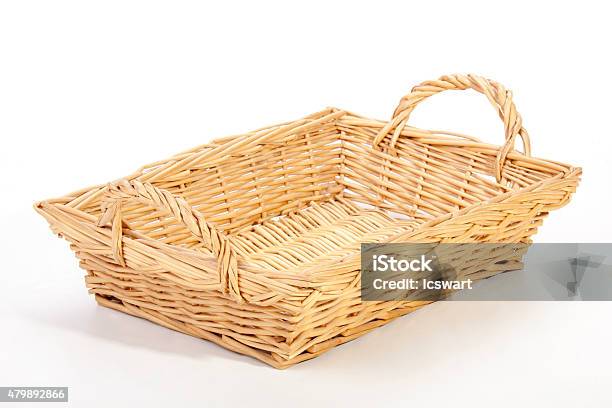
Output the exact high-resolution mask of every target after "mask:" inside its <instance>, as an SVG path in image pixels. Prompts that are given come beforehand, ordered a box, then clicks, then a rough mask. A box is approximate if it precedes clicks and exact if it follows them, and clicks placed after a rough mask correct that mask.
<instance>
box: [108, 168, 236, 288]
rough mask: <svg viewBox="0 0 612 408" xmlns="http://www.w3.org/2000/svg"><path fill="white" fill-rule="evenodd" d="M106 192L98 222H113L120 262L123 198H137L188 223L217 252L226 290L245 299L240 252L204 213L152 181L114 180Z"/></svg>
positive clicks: (114, 249)
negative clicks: (242, 294)
mask: <svg viewBox="0 0 612 408" xmlns="http://www.w3.org/2000/svg"><path fill="white" fill-rule="evenodd" d="M106 195H107V200H106V201H105V202H103V205H104V206H105V207H104V208H103V212H102V215H101V216H100V218H99V219H98V226H106V225H108V224H109V223H110V224H111V228H112V235H111V236H112V250H113V257H114V258H115V260H116V261H117V262H118V263H119V264H121V265H122V266H125V259H124V257H123V245H122V238H123V224H124V222H123V220H122V213H121V206H122V201H124V200H129V199H131V200H136V201H138V202H140V203H142V204H144V205H149V206H151V207H154V208H157V209H160V210H165V211H168V212H169V213H170V214H172V216H173V217H174V218H175V219H176V220H177V221H179V222H180V223H182V224H183V225H185V227H187V229H188V230H189V231H190V232H191V233H192V234H193V235H194V236H195V237H196V238H197V239H198V240H199V241H200V242H202V244H203V245H204V247H205V248H206V249H208V250H209V251H211V252H212V253H213V254H214V255H215V256H216V258H217V265H218V271H219V279H220V283H221V286H222V287H223V288H224V292H225V293H227V292H228V291H229V293H231V295H232V296H233V297H234V298H236V299H242V296H241V295H240V289H239V287H238V265H237V260H236V254H235V252H234V250H233V249H232V247H231V245H230V242H229V240H228V239H227V237H226V236H225V235H224V234H223V233H221V232H219V231H217V229H216V228H215V227H214V226H212V225H210V224H209V223H208V222H206V220H205V219H204V216H203V215H202V214H201V213H200V212H199V211H197V210H195V209H194V208H192V207H191V206H190V205H189V204H188V203H187V202H186V201H185V200H184V199H183V198H181V197H177V196H175V195H174V194H172V193H170V192H169V191H167V190H162V189H159V188H157V187H154V186H153V185H152V184H150V183H141V182H139V181H137V180H132V181H128V180H120V181H118V182H115V183H113V184H110V185H109V186H108V191H107V194H106Z"/></svg>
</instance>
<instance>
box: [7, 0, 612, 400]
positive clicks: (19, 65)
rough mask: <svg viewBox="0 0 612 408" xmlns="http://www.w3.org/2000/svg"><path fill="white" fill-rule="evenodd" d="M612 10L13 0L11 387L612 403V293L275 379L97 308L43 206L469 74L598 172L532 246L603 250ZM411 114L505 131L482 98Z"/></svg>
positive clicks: (377, 340) (380, 114)
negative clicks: (272, 128)
mask: <svg viewBox="0 0 612 408" xmlns="http://www.w3.org/2000/svg"><path fill="white" fill-rule="evenodd" d="M542 3H544V2H542ZM609 18H610V13H609V10H607V9H606V4H605V2H601V5H600V3H598V2H590V1H581V2H579V3H576V4H571V3H564V2H551V3H550V4H549V5H545V4H539V3H537V2H533V1H532V2H526V3H520V2H516V1H514V2H503V3H494V2H488V1H483V2H470V1H461V2H459V1H457V2H451V1H449V2H444V3H441V2H418V4H417V2H385V1H377V2H370V3H361V2H356V1H350V2H322V3H315V2H313V1H309V2H302V3H301V4H299V5H298V4H297V3H294V2H275V3H271V2H263V1H254V2H241V3H237V2H223V3H221V2H215V3H214V4H213V3H212V2H211V4H206V2H192V3H191V2H166V3H163V2H154V1H148V2H140V3H139V2H130V1H106V2H95V3H94V2H84V1H74V2H67V1H54V2H50V1H41V2H31V1H5V2H2V3H0V146H2V147H1V151H2V157H1V160H0V166H1V168H0V170H1V171H0V175H2V183H1V186H0V191H1V194H2V199H1V200H0V206H1V208H0V210H1V211H0V222H1V224H0V226H1V234H0V244H1V246H0V248H2V249H1V251H2V253H1V254H2V268H1V272H0V296H1V297H0V386H2V385H4V386H9V385H20V386H25V385H30V386H41V385H49V386H69V387H70V400H71V402H70V405H72V406H87V407H97V406H100V407H107V406H111V404H112V406H125V405H128V404H129V403H134V402H137V401H141V402H144V403H146V404H148V406H169V405H170V404H171V403H172V402H174V401H176V402H177V405H176V406H215V405H226V406H230V405H238V404H241V405H245V406H276V405H280V404H282V405H284V406H301V405H304V406H337V405H351V406H377V402H387V403H391V402H394V403H395V404H397V405H399V404H400V403H401V404H402V405H408V404H411V405H413V406H439V405H446V404H454V406H471V407H473V406H491V405H493V406H517V405H519V406H525V405H526V406H555V407H566V406H567V407H574V406H585V407H587V406H588V407H602V406H610V403H612V396H611V395H610V392H609V384H610V382H611V381H612V374H611V372H610V366H611V365H612V354H611V353H610V344H611V340H612V332H611V331H610V329H609V326H610V324H609V322H610V316H611V315H612V304H611V303H597V302H593V303H587V302H583V303H578V302H567V303H546V302H538V303H518V302H514V303H511V302H507V303H503V302H497V303H495V302H490V303H471V302H465V303H462V302H454V303H437V304H435V305H432V306H430V307H427V308H425V309H422V310H420V311H418V312H416V313H414V314H412V315H409V316H406V317H404V318H402V319H399V320H397V321H395V322H394V323H392V324H390V325H388V326H386V327H383V328H381V329H378V330H376V331H374V332H372V333H371V334H368V335H367V336H365V337H362V338H360V339H358V340H356V341H354V342H351V343H349V344H346V345H344V346H341V347H339V348H337V349H335V350H333V351H331V352H329V353H327V354H325V355H323V356H321V357H319V358H317V359H314V360H312V361H309V362H306V363H303V364H300V365H298V366H295V367H293V368H290V369H289V370H285V371H277V370H274V369H272V368H269V367H267V366H264V365H263V364H260V363H258V362H256V361H254V360H252V359H250V358H247V357H243V356H239V355H236V354H233V353H231V352H229V351H226V350H224V349H221V348H220V347H218V346H216V345H213V344H210V343H207V342H205V341H201V340H197V339H193V338H190V337H188V336H185V335H182V334H179V333H175V332H172V331H169V330H167V329H164V328H161V327H158V326H155V325H153V324H151V323H148V322H146V321H143V320H140V319H136V318H133V317H129V316H124V315H122V314H120V313H117V312H114V311H110V310H106V309H104V308H101V307H98V306H96V304H95V302H94V300H93V298H92V297H91V296H89V295H88V294H87V293H86V290H85V288H84V284H83V278H82V276H83V272H82V271H81V270H80V269H78V267H77V262H76V260H75V259H74V257H73V256H72V254H71V253H70V251H69V250H68V248H67V245H66V243H65V242H63V241H61V240H58V239H57V238H54V237H53V236H52V235H51V234H50V232H49V229H48V228H47V225H46V223H45V222H44V220H43V219H42V218H40V217H39V216H38V215H37V214H35V212H34V211H33V210H32V208H31V205H32V203H33V202H34V201H35V200H39V199H45V198H50V197H56V196H61V195H62V194H65V193H68V192H70V191H73V190H75V189H78V188H81V187H86V186H89V185H92V184H97V183H104V182H107V181H110V180H113V179H116V178H119V177H121V176H125V175H127V174H129V173H131V172H132V171H133V170H135V169H136V168H137V167H139V166H140V165H142V164H146V163H149V162H153V161H156V160H158V159H163V158H166V157H168V156H169V155H170V154H173V153H176V152H179V151H182V150H185V149H187V148H190V147H192V146H195V145H199V144H202V143H205V142H206V141H208V140H210V139H212V138H214V137H220V136H225V135H229V134H236V133H241V132H245V131H248V130H251V129H254V128H259V127H261V126H264V125H268V124H272V123H276V122H279V121H285V120H292V119H296V118H298V117H301V116H304V115H306V114H309V113H311V112H314V111H317V110H319V109H321V108H323V107H326V106H337V107H341V108H344V109H348V110H351V111H353V112H356V113H359V114H363V115H367V116H371V117H375V118H388V117H390V115H391V113H392V111H393V109H394V107H395V104H396V103H397V102H398V101H399V99H400V97H401V96H403V95H404V94H405V93H406V92H408V91H409V89H410V88H411V87H412V86H413V85H415V84H417V83H418V82H420V81H422V80H426V79H434V78H437V77H438V76H440V75H442V74H447V73H455V72H474V73H479V74H482V75H485V76H487V77H490V78H493V79H496V80H498V81H499V82H501V83H503V84H505V85H506V86H507V87H509V88H511V89H512V90H513V91H514V95H515V101H516V104H517V107H518V109H519V111H520V112H521V113H522V115H523V118H524V122H525V126H526V128H527V129H528V130H529V132H530V135H531V138H532V147H533V154H534V155H535V156H539V157H543V158H547V159H554V160H558V161H562V162H567V163H571V164H575V165H579V166H582V167H583V169H584V176H583V181H582V184H581V185H580V187H579V189H578V192H577V194H576V195H575V197H574V199H573V201H572V202H571V203H570V204H569V206H567V207H565V208H564V209H562V210H559V211H557V212H555V213H553V214H552V215H551V216H550V217H549V218H548V219H547V220H546V222H545V224H544V227H543V228H542V229H541V232H540V233H539V235H537V236H536V240H537V241H540V242H572V241H574V242H576V241H578V242H609V241H611V238H612V233H611V231H612V221H611V219H612V217H611V215H610V212H611V210H610V202H612V201H611V199H612V197H611V193H610V191H611V190H610V184H611V183H610V175H611V174H612V173H611V170H612V165H611V162H612V157H611V155H610V152H611V146H612V145H611V142H610V139H611V137H612V135H611V134H610V117H611V114H610V105H611V103H610V95H611V91H612V81H611V80H610V72H611V71H612V64H611V63H610V60H609V55H610V43H609V42H610V38H611V34H612V30H611V28H610V21H609ZM411 120H412V124H413V125H416V126H419V127H424V128H435V129H449V130H455V131H459V132H463V133H468V134H472V135H475V136H478V137H481V138H482V139H483V140H486V141H490V142H497V143H500V142H501V141H502V139H503V129H502V125H501V122H499V119H498V118H497V115H496V114H495V112H494V110H493V109H492V108H491V107H490V106H488V102H487V101H486V98H484V97H482V96H480V95H477V94H475V93H471V92H464V93H457V92H455V93H447V94H444V96H442V95H441V96H437V97H434V98H431V100H428V101H427V102H426V103H424V104H423V106H421V107H419V108H418V109H417V110H416V111H415V113H414V115H413V118H412V119H411ZM20 406H24V405H20Z"/></svg>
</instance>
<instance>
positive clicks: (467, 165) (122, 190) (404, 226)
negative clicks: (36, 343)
mask: <svg viewBox="0 0 612 408" xmlns="http://www.w3.org/2000/svg"><path fill="white" fill-rule="evenodd" d="M468 88H469V89H473V90H476V91H478V92H480V93H482V94H484V95H485V96H487V98H488V99H489V101H490V102H491V103H492V105H493V106H494V108H495V109H496V111H497V113H498V114H499V116H500V118H501V119H502V121H503V123H504V129H505V142H504V144H503V145H502V146H495V145H491V144H487V143H484V142H481V141H479V140H478V139H476V138H473V137H470V136H465V135H459V134H456V133H450V132H442V131H430V130H421V129H416V128H413V127H410V126H408V125H407V122H408V119H409V115H410V113H411V112H412V110H413V109H414V107H415V106H416V105H417V104H418V103H419V102H420V101H422V100H423V99H425V98H427V97H428V96H430V95H433V94H436V93H438V92H440V91H444V90H464V89H468ZM517 136H518V137H520V138H521V139H522V141H523V150H524V153H520V152H518V151H516V150H515V149H514V142H515V139H516V138H517ZM580 174H581V170H580V168H576V167H572V166H569V165H565V164H561V163H557V162H553V161H548V160H542V159H537V158H533V157H531V154H530V144H529V137H528V134H527V132H526V131H525V129H524V128H523V126H522V120H521V117H520V115H519V114H518V113H517V111H516V109H515V106H514V104H513V103H512V100H511V93H510V91H508V90H506V89H505V88H504V87H503V86H501V85H500V84H498V83H496V82H494V81H491V80H488V79H485V78H483V77H480V76H476V75H450V76H444V77H441V78H440V79H438V80H435V81H427V82H424V83H422V84H420V85H418V86H416V87H414V88H413V90H412V91H411V93H409V94H408V95H406V96H405V97H404V98H402V100H401V102H400V104H399V106H398V107H397V109H396V110H395V113H394V115H393V117H392V119H391V120H390V121H389V122H383V121H378V120H374V119H368V118H364V117H361V116H357V115H355V114H352V113H350V112H347V111H344V110H341V109H335V108H328V109H325V110H323V111H321V112H318V113H315V114H312V115H310V116H307V117H305V118H303V119H299V120H296V121H293V122H289V123H284V124H280V125H276V126H271V127H267V128H264V129H261V130H257V131H253V132H250V133H246V134H243V135H238V136H231V137H226V138H221V139H217V140H215V141H213V142H211V143H210V144H206V145H203V146H199V147H197V148H195V149H193V150H190V151H187V152H184V153H181V154H178V155H176V156H174V157H171V158H170V159H168V160H165V161H160V162H157V163H153V164H151V165H148V166H145V167H142V168H141V169H140V170H138V171H137V172H136V173H134V174H132V175H130V176H127V177H125V178H124V179H121V180H119V181H115V182H113V183H110V184H106V185H99V186H94V187H90V188H87V189H84V190H80V191H77V192H74V193H72V194H69V195H67V196H65V197H61V198H56V199H51V200H46V201H42V202H38V203H36V204H35V208H36V211H38V212H39V213H40V214H41V215H42V216H44V217H45V218H46V220H47V221H48V222H49V224H50V227H51V229H52V230H53V232H54V233H56V234H58V235H60V236H61V237H63V238H65V239H67V240H68V241H69V242H70V244H71V248H72V249H73V250H74V252H75V253H76V256H77V257H78V258H79V260H80V266H81V267H82V268H83V269H84V270H85V271H86V272H87V275H86V278H85V280H86V284H87V287H88V289H89V292H90V293H92V294H94V295H95V298H96V300H97V301H98V303H99V304H101V305H103V306H106V307H110V308H113V309H116V310H120V311H122V312H125V313H129V314H132V315H134V316H138V317H142V318H145V319H148V320H150V321H153V322H155V323H157V324H160V325H162V326H165V327H168V328H171V329H174V330H178V331H180V332H183V333H187V334H190V335H192V336H196V337H199V338H202V339H206V340H210V341H213V342H215V343H217V344H219V345H221V346H223V347H226V348H228V349H230V350H233V351H235V352H238V353H242V354H246V355H249V356H252V357H255V358H257V359H259V360H261V361H263V362H265V363H267V364H270V365H272V366H274V367H277V368H284V367H288V366H290V365H292V364H295V363H298V362H301V361H304V360H307V359H310V358H312V357H315V356H317V355H319V354H321V353H323V352H324V351H327V350H329V349H331V348H332V347H334V346H337V345H340V344H342V343H345V342H347V341H350V340H352V339H354V338H356V337H358V336H361V335H363V334H365V333H367V332H368V331H370V330H372V329H374V328H376V327H378V326H381V325H383V324H385V323H387V322H389V321H391V320H393V319H395V318H396V317H398V316H401V315H404V314H406V313H409V312H411V311H413V310H415V309H416V308H419V307H421V306H423V305H424V304H426V303H428V302H418V301H411V302H407V301H393V302H376V301H375V302H370V301H369V302H362V301H361V298H360V244H361V243H383V242H429V243H437V242H440V243H441V242H493V243H504V242H506V243H507V242H517V243H523V242H524V243H528V242H530V236H531V235H532V234H534V233H535V232H536V230H537V228H538V227H539V226H540V225H541V224H542V221H543V219H544V218H545V217H546V215H547V214H548V213H549V212H550V211H551V210H554V209H557V208H559V207H561V206H563V205H564V204H565V203H567V202H568V200H569V199H570V196H571V194H572V193H573V192H574V191H575V189H576V186H577V184H578V182H579V177H580ZM478 272H479V271H475V276H479V277H486V276H488V275H486V274H484V275H483V274H482V273H478ZM480 272H482V271H480Z"/></svg>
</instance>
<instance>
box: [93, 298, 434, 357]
mask: <svg viewBox="0 0 612 408" xmlns="http://www.w3.org/2000/svg"><path fill="white" fill-rule="evenodd" d="M95 298H96V302H97V303H98V304H99V305H100V306H104V307H107V308H110V309H114V310H117V311H119V312H123V313H127V314H129V315H132V316H136V317H140V318H142V319H146V320H149V321H151V322H153V323H156V324H159V325H161V326H164V327H167V328H169V329H172V330H175V331H178V332H181V333H184V334H188V335H190V336H193V337H197V338H200V339H204V340H208V341H211V342H213V343H215V344H218V345H219V346H221V347H224V348H226V349H228V350H231V351H233V352H236V353H240V354H244V355H247V356H250V357H253V358H256V359H257V360H260V361H262V362H264V363H266V364H268V365H270V366H272V367H274V368H277V369H284V368H288V367H291V366H292V365H295V364H297V363H301V362H303V361H306V360H310V359H311V358H314V357H317V356H319V355H321V354H323V353H325V352H326V351H328V350H330V349H332V348H334V347H336V346H339V345H341V344H344V343H347V342H349V341H351V340H354V339H356V338H357V337H360V336H363V335H364V334H366V333H368V332H370V331H371V330H374V329H376V328H377V327H380V326H383V325H385V324H387V323H389V322H391V321H393V320H395V319H396V318H398V317H400V316H404V315H406V314H408V313H410V312H413V311H415V310H417V309H419V308H421V307H422V306H425V305H427V304H429V303H431V302H411V305H410V306H407V307H404V308H398V309H394V310H393V311H392V312H390V313H388V314H387V318H386V319H376V320H371V321H369V322H367V323H364V324H362V325H360V326H357V327H355V328H353V329H351V330H347V331H346V332H343V333H341V334H340V335H338V336H336V337H333V338H331V339H329V340H327V341H324V342H321V343H318V344H316V345H315V346H313V347H310V348H309V349H308V350H306V351H305V352H304V353H302V354H299V355H298V356H296V357H294V358H292V359H289V360H286V359H284V358H282V357H281V356H279V355H278V354H276V353H273V352H264V351H261V350H256V349H253V348H251V347H248V346H246V345H244V344H242V343H240V342H238V341H236V340H234V339H232V338H231V337H229V336H224V335H219V334H216V333H211V332H208V331H206V330H202V329H200V328H197V327H195V326H192V325H187V324H185V323H183V322H180V321H178V320H175V319H172V318H169V317H167V316H164V315H162V314H161V313H159V312H157V311H155V310H152V309H148V308H145V307H142V306H135V305H132V304H129V303H127V302H123V301H121V300H120V299H117V298H115V297H111V296H102V295H98V294H96V295H95Z"/></svg>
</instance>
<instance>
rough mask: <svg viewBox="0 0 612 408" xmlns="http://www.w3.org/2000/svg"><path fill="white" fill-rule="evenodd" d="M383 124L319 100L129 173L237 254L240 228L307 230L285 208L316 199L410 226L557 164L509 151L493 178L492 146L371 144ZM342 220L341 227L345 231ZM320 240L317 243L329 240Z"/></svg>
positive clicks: (155, 229) (428, 140) (151, 223)
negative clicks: (309, 111)
mask: <svg viewBox="0 0 612 408" xmlns="http://www.w3.org/2000/svg"><path fill="white" fill-rule="evenodd" d="M383 125H384V123H383V122H379V121H374V120H371V119H366V118H362V117H359V116H355V115H352V114H348V113H345V112H343V111H339V110H337V109H328V110H326V111H323V112H319V113H317V114H314V115H311V116H309V117H307V118H305V119H302V120H299V121H296V122H291V123H288V124H284V125H279V126H276V127H271V128H267V129H263V130H261V131H258V132H252V133H249V134H246V135H241V136H237V137H231V138H226V139H220V140H217V141H215V142H213V143H212V144H210V145H205V146H201V147H199V148H197V149H194V150H193V151H190V152H187V153H184V154H181V155H178V156H175V157H174V158H171V159H169V160H168V161H166V162H161V163H156V164H155V165H152V166H149V167H145V168H143V169H142V171H141V172H140V174H139V175H138V177H141V178H142V179H144V180H146V181H149V182H151V183H152V184H154V185H155V186H156V187H159V188H162V189H165V190H168V191H170V192H172V193H173V194H175V195H179V196H182V197H183V198H184V199H185V200H186V201H187V202H188V203H189V204H190V205H191V206H193V207H194V208H196V209H197V210H198V211H200V212H201V213H202V214H203V215H204V216H205V218H206V220H207V221H208V222H209V223H211V224H213V225H215V226H216V228H218V229H219V230H220V231H223V232H224V233H225V234H226V235H230V236H233V237H235V239H236V242H238V243H239V247H240V248H242V249H241V251H242V255H244V256H246V254H248V253H249V250H248V248H249V246H251V248H254V247H257V244H254V243H253V242H251V243H250V244H249V243H248V242H249V239H247V238H245V237H246V236H248V235H249V234H250V233H252V232H253V231H256V230H257V231H258V234H259V235H260V236H265V234H266V231H272V230H275V231H276V232H277V233H278V234H276V235H279V234H280V235H281V236H283V234H285V235H288V236H292V235H291V234H294V235H296V236H297V235H303V234H305V233H307V231H300V229H299V228H298V227H296V226H295V225H294V226H293V227H291V223H292V221H291V218H290V217H295V214H298V213H303V214H305V215H304V217H308V214H309V212H308V211H310V213H311V214H313V213H315V214H316V213H317V211H321V208H323V209H325V210H324V211H323V213H321V215H320V217H319V218H321V219H322V220H324V221H325V222H324V223H327V224H326V225H332V224H334V225H338V224H340V223H341V222H342V219H343V217H344V215H343V212H347V213H350V214H349V215H350V217H349V218H351V217H352V215H351V214H353V213H354V214H357V213H359V212H360V211H369V212H368V214H369V215H368V216H367V218H368V219H369V220H370V218H371V217H374V218H376V217H379V218H377V220H378V221H380V220H384V222H382V221H380V222H382V223H383V224H385V225H387V224H388V222H391V223H396V224H397V225H401V226H403V227H405V228H417V227H418V225H419V224H421V223H424V222H426V221H428V220H431V219H434V218H436V217H439V216H442V215H445V214H448V213H450V212H454V211H458V210H461V209H463V208H466V207H469V206H471V205H474V204H477V203H480V202H483V201H487V200H489V199H491V198H493V197H495V196H497V195H499V194H502V193H505V192H508V191H511V190H517V189H520V188H523V187H527V186H529V185H532V184H534V183H537V182H540V181H542V180H545V179H547V178H550V177H553V176H554V175H555V174H557V173H559V172H563V171H565V168H564V167H562V166H561V165H554V166H553V165H551V166H542V165H541V164H538V163H541V161H533V162H531V161H530V160H528V159H527V158H524V157H523V156H521V155H519V154H518V153H516V154H514V155H511V156H510V158H509V160H507V162H506V163H505V165H504V168H503V175H504V179H503V180H502V182H501V183H497V182H496V180H495V177H494V176H493V172H494V169H493V166H494V162H495V158H496V155H497V151H498V150H497V149H498V147H497V146H492V145H484V144H482V143H475V142H473V141H471V140H468V139H465V138H461V137H457V136H452V135H447V134H442V135H441V134H433V133H430V132H426V131H417V130H416V129H412V128H406V129H405V130H404V132H403V134H402V137H400V139H399V141H398V143H397V145H396V146H395V149H393V151H390V150H389V149H387V148H386V144H385V143H386V141H383V143H382V148H373V147H372V141H373V139H374V137H375V136H376V134H377V133H378V131H379V130H380V129H381V127H382V126H383ZM325 205H327V207H325ZM99 206H100V203H99V201H97V200H87V205H81V206H80V209H81V210H83V211H86V212H88V213H90V214H94V215H98V214H99V211H100V210H99ZM317 206H318V207H317ZM336 207H337V208H336ZM313 208H315V209H314V210H313ZM317 208H318V210H317ZM328 210H329V211H328ZM326 211H327V212H326ZM333 214H336V215H335V216H334V215H333ZM373 214H374V215H373ZM380 217H382V218H380ZM284 218H287V221H286V222H285V224H286V225H285V224H283V219H284ZM315 218H317V217H315ZM344 218H346V217H344ZM374 218H372V220H373V219H374ZM310 219H311V220H310V221H308V218H304V219H301V220H297V221H295V220H294V221H293V222H297V223H298V224H299V223H302V224H304V225H308V223H312V225H313V227H312V231H314V232H313V233H321V232H320V231H319V229H320V228H319V227H316V225H318V224H317V222H316V221H312V216H311V217H310ZM124 220H125V221H126V222H127V223H128V224H129V226H130V229H131V230H133V231H137V232H138V233H141V234H144V235H146V236H148V237H151V238H154V239H157V240H160V241H163V242H165V243H169V244H176V245H185V246H188V247H201V243H200V242H199V241H198V240H197V239H195V238H194V237H193V236H192V235H191V234H190V233H189V231H188V230H187V229H186V228H185V227H184V226H183V225H181V224H179V223H178V222H177V221H176V220H175V219H174V218H172V217H170V216H169V214H168V213H164V212H161V211H159V210H156V209H154V208H149V207H146V206H144V205H142V204H139V203H136V202H134V203H131V204H129V205H127V206H126V207H125V209H124ZM351 220H352V218H351ZM389 220H390V221H389ZM370 221H371V220H370ZM378 221H376V222H378ZM368 222H369V221H368ZM373 222H374V221H373ZM279 223H280V224H279ZM348 223H349V224H350V222H348ZM351 225H352V224H351ZM351 225H349V227H347V228H348V230H347V231H353V232H354V230H355V227H354V226H351ZM266 228H267V229H268V230H266ZM291 228H293V230H291ZM318 228H319V229H318ZM364 228H365V227H364ZM380 228H382V226H380ZM283 229H284V230H285V232H284V233H283V232H282V231H283ZM366 229H367V228H366ZM370 229H371V231H370V232H372V231H376V230H378V227H375V226H372V228H370ZM279 231H280V232H279ZM291 231H293V232H291ZM309 231H310V230H309ZM317 231H319V232H317ZM322 234H323V235H324V234H325V232H323V233H322ZM346 234H348V232H347V233H346ZM269 235H270V234H269ZM355 237H357V241H359V240H360V239H363V235H359V234H357V235H355ZM275 239H276V241H279V239H278V238H275ZM287 239H289V238H287ZM273 241H274V240H272V241H271V242H272V243H274V242H273ZM281 241H282V240H281ZM311 241H312V237H311ZM279 242H280V241H279ZM268 244H270V243H268ZM241 245H242V246H241ZM262 245H264V244H263V243H262V244H261V245H260V246H262ZM320 245H321V248H323V249H325V245H328V244H324V243H321V244H320ZM340 246H342V245H340Z"/></svg>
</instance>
